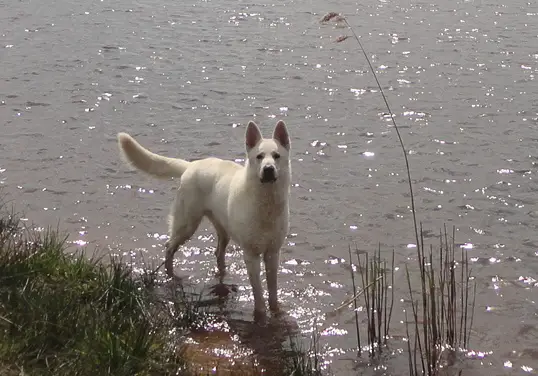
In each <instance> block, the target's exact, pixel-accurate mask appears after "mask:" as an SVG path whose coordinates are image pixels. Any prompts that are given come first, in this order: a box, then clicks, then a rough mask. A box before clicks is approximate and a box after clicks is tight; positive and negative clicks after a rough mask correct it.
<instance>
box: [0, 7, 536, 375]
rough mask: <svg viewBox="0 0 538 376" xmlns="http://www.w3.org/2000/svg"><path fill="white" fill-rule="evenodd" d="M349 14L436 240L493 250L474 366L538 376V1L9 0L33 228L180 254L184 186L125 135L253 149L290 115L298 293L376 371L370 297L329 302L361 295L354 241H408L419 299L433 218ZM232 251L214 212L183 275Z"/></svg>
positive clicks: (17, 137)
mask: <svg viewBox="0 0 538 376" xmlns="http://www.w3.org/2000/svg"><path fill="white" fill-rule="evenodd" d="M329 11H336V12H341V13H342V14H344V15H346V17H347V19H348V21H349V23H350V24H351V25H352V26H353V27H354V29H355V31H356V33H357V34H358V35H359V36H360V38H361V41H362V43H363V45H364V47H365V49H366V50H367V53H368V56H369V57H370V58H371V60H372V64H373V65H374V67H375V68H376V71H377V74H378V77H379V80H380V82H381V84H382V86H383V88H384V90H385V92H386V94H387V96H388V100H389V102H390V104H391V106H392V109H393V111H394V112H395V114H396V121H397V123H398V125H399V126H400V128H401V132H402V136H403V139H404V142H405V144H406V146H407V147H408V149H409V158H410V164H411V174H412V177H413V182H414V189H415V194H416V200H417V210H418V215H419V219H420V220H421V221H422V222H423V223H424V227H425V228H426V229H427V230H429V231H431V234H432V237H430V238H428V239H427V241H431V242H432V244H437V241H438V240H436V239H435V237H433V234H437V233H438V232H439V229H440V228H441V227H442V226H443V225H444V224H446V225H447V226H448V228H451V227H452V226H455V227H456V241H457V242H458V244H465V249H466V250H467V252H468V255H469V257H471V258H472V264H473V265H472V267H473V273H474V275H475V276H476V281H477V294H478V296H477V301H476V313H475V325H474V331H473V337H472V339H471V350H473V351H475V352H476V354H475V355H474V356H473V358H474V360H472V361H470V364H469V365H467V367H469V368H470V373H469V374H472V375H478V374H487V375H491V374H495V375H500V374H503V375H505V374H506V375H508V374H514V375H519V374H529V373H530V374H532V373H536V372H537V369H538V351H537V350H536V349H537V343H538V307H537V301H538V282H537V279H538V235H537V220H538V204H537V200H536V191H537V182H536V179H534V176H535V175H536V172H537V168H536V165H537V163H538V151H537V150H538V132H537V130H538V83H537V82H536V75H537V72H538V4H537V2H536V1H529V0H527V1H522V0H511V1H508V0H477V1H472V0H471V1H450V0H438V1H430V2H425V1H417V2H415V1H413V2H412V1H409V0H404V1H395V0H392V1H391V0H379V1H374V0H365V1H360V2H355V1H347V2H343V1H334V0H330V1H324V0H310V1H298V0H295V1H287V2H277V1H274V2H266V1H260V2H257V3H254V2H250V1H242V0H239V1H231V0H223V1H216V0H212V1H202V0H184V1H170V0H160V1H157V0H131V1H126V0H118V1H109V0H102V1H97V0H90V1H74V0H59V1H55V2H51V3H48V2H36V1H30V0H22V1H7V0H0V62H1V69H0V127H1V128H0V129H1V130H0V186H1V187H2V191H3V194H5V195H6V199H7V200H8V201H9V202H12V203H14V205H15V208H16V209H17V210H19V211H21V212H23V213H24V214H25V218H27V220H28V222H29V223H34V224H35V225H36V226H38V227H46V226H50V225H52V226H56V225H57V224H58V223H60V227H61V229H63V230H66V231H67V232H68V233H69V234H70V237H69V240H70V241H71V242H72V243H71V244H72V246H73V247H77V248H78V247H83V246H85V247H87V249H88V250H90V251H93V250H98V252H101V253H105V254H106V253H126V254H129V253H131V252H132V253H133V254H134V255H135V256H136V257H139V255H140V254H143V255H144V257H145V258H147V259H152V258H160V257H162V256H163V244H164V242H165V240H166V237H165V235H166V215H167V214H168V206H169V204H170V201H171V199H172V198H173V190H174V188H175V187H174V182H162V181H154V180H151V179H148V178H146V177H144V176H143V175H141V174H139V173H136V172H133V171H130V170H129V169H128V168H127V167H126V166H125V165H124V164H123V163H122V162H121V161H120V159H119V157H118V150H117V146H116V133H117V132H119V131H127V132H129V133H131V134H132V135H134V136H135V137H136V138H137V139H138V140H139V141H140V142H141V143H142V144H143V145H144V146H146V147H148V148H149V149H151V150H152V151H155V152H158V153H162V154H166V155H168V156H178V157H185V158H189V159H191V158H192V159H193V158H201V157H206V156H217V157H221V158H227V159H240V158H242V157H243V154H244V151H243V135H244V130H245V125H246V123H247V122H248V121H249V120H252V119H254V120H256V121H257V122H258V123H259V124H260V126H261V128H262V131H263V132H265V134H266V135H267V134H269V132H270V131H271V130H272V127H273V126H274V124H275V123H276V121H277V120H278V119H284V120H285V121H286V123H287V125H288V128H289V130H290V133H291V137H292V148H293V153H294V155H293V161H292V163H293V189H292V197H291V230H290V235H289V239H288V244H287V245H286V246H285V247H284V248H283V250H282V268H281V272H280V274H279V278H280V284H279V286H280V288H281V296H282V300H283V302H284V306H285V307H286V309H287V310H288V312H289V313H290V315H292V316H293V317H295V318H296V319H297V323H298V325H299V327H300V328H301V329H302V330H303V331H304V332H305V333H307V332H308V331H309V330H310V328H311V327H312V323H313V322H314V320H317V322H318V323H320V325H321V324H322V325H323V327H324V328H327V327H330V328H332V329H331V330H327V331H325V332H324V334H325V335H323V336H322V337H321V343H322V345H323V351H324V353H325V354H326V355H327V359H328V360H330V361H331V362H332V365H331V368H332V369H333V370H337V371H339V372H340V373H339V374H357V372H358V371H357V370H355V371H353V359H354V358H355V353H354V351H353V347H354V344H355V337H354V322H353V320H352V317H353V315H352V313H351V311H349V312H348V313H345V314H343V315H342V316H339V317H338V318H334V319H328V318H326V317H325V316H324V313H326V312H329V311H330V310H331V309H334V308H335V307H336V306H338V305H339V304H340V303H341V302H342V301H343V300H344V299H345V298H346V297H347V296H349V294H350V293H351V289H352V288H351V282H350V278H349V274H348V271H347V270H348V263H347V261H344V260H346V259H347V257H348V256H347V254H348V247H349V246H350V245H351V246H353V247H355V245H356V246H357V247H358V248H359V249H361V250H370V251H374V250H375V249H376V248H377V247H378V245H381V249H382V250H383V253H384V255H385V256H386V257H389V255H390V251H391V250H392V249H394V250H395V252H396V260H397V265H398V267H399V270H398V271H397V272H396V275H395V278H396V284H395V287H396V290H395V292H396V296H397V298H398V299H400V298H404V297H407V290H406V287H405V286H406V283H405V276H404V273H403V262H404V261H406V260H410V262H412V263H413V262H414V261H413V260H414V254H415V250H414V248H412V247H410V246H409V245H410V244H413V243H414V232H413V228H412V220H411V217H410V212H409V208H408V206H409V193H408V185H407V178H406V174H405V165H404V162H403V158H402V152H401V149H400V148H399V145H398V140H397V137H396V134H395V131H394V128H393V127H392V125H391V123H390V122H389V120H390V119H389V118H388V116H387V110H386V107H385V105H384V102H383V100H382V98H381V96H380V93H379V91H378V90H377V86H376V84H375V81H374V78H373V76H372V74H371V73H370V72H369V70H368V65H367V63H366V61H365V59H364V57H363V55H362V52H361V51H360V49H359V48H358V46H357V43H356V41H354V40H353V39H348V40H346V41H344V42H342V43H335V39H336V38H338V37H339V36H341V35H350V32H349V31H348V30H347V29H346V28H342V27H337V26H336V25H335V24H334V23H329V24H327V25H322V24H320V23H319V20H320V19H321V17H322V16H323V15H324V14H326V13H327V12H329ZM215 245H216V244H215V237H214V234H213V230H212V229H211V228H210V226H209V225H207V224H205V225H203V226H202V227H201V228H200V230H199V231H198V232H197V234H196V236H195V237H194V238H193V239H192V241H191V242H189V243H188V244H187V245H186V247H184V249H183V252H178V254H177V256H176V258H177V259H178V266H177V270H178V273H179V274H183V275H190V276H191V280H192V281H193V282H195V283H200V284H201V283H211V281H212V276H213V272H214V268H215V266H216V263H215V259H214V257H213V255H212V253H213V249H214V247H215ZM227 263H228V265H229V270H230V273H229V275H228V277H227V279H228V281H227V282H229V283H235V284H237V285H238V286H239V292H238V302H237V303H236V306H237V307H236V308H235V309H236V310H237V312H236V313H235V314H236V315H237V316H238V317H244V318H245V319H248V317H249V314H250V312H251V309H252V307H253V302H252V301H251V298H250V295H249V293H250V285H249V284H248V281H247V278H246V270H245V267H244V263H243V261H242V256H241V252H240V250H238V249H235V248H232V247H230V248H229V254H228V257H227ZM398 309H399V308H398V307H396V310H398ZM400 312H401V308H400ZM400 316H401V314H400ZM393 334H395V335H403V334H404V328H403V326H402V325H401V324H400V323H398V320H395V322H394V323H393ZM403 346H404V344H403V342H401V341H397V340H395V341H394V343H393V347H395V348H398V347H403ZM329 355H331V356H329ZM406 367H407V363H406V360H405V358H402V359H401V360H399V361H398V360H397V361H395V362H392V363H391V365H390V366H388V368H387V369H386V371H383V372H386V373H387V374H393V375H402V374H406Z"/></svg>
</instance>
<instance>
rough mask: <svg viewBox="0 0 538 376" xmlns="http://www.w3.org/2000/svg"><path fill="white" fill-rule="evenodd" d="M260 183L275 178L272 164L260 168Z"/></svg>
mask: <svg viewBox="0 0 538 376" xmlns="http://www.w3.org/2000/svg"><path fill="white" fill-rule="evenodd" d="M261 180H262V183H267V182H272V181H275V180H276V171H275V168H274V166H264V168H263V170H262V179H261Z"/></svg>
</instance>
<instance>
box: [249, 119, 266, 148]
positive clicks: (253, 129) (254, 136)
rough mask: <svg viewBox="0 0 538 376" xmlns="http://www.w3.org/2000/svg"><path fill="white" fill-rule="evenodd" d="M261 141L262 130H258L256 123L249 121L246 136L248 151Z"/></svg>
mask: <svg viewBox="0 0 538 376" xmlns="http://www.w3.org/2000/svg"><path fill="white" fill-rule="evenodd" d="M261 139H262V133H261V132H260V128H258V126H257V125H256V123H255V122H253V121H249V122H248V125H247V132H246V134H245V144H246V146H247V151H248V150H250V149H252V148H253V147H254V146H256V145H257V144H258V142H260V140H261Z"/></svg>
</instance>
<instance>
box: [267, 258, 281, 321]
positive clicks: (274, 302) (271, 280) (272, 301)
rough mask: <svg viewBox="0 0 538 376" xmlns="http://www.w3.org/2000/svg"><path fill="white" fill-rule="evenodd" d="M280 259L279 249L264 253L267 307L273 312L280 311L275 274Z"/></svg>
mask: <svg viewBox="0 0 538 376" xmlns="http://www.w3.org/2000/svg"><path fill="white" fill-rule="evenodd" d="M279 259H280V250H278V249H277V250H269V251H267V252H265V253H264V255H263V261H264V263H265V274H266V277H267V290H268V291H269V309H270V310H271V312H273V313H279V312H280V306H279V304H278V285H277V275H278V266H279Z"/></svg>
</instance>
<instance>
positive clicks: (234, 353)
mask: <svg viewBox="0 0 538 376" xmlns="http://www.w3.org/2000/svg"><path fill="white" fill-rule="evenodd" d="M237 291H238V289H237V286H236V285H233V284H225V283H223V282H222V280H220V281H219V282H218V283H216V284H214V285H212V286H210V287H209V288H207V289H205V293H204V294H203V297H202V298H200V299H198V298H194V299H193V300H191V301H194V300H196V303H195V304H197V309H199V310H200V311H206V312H210V314H211V315H212V316H214V317H213V319H214V320H211V321H212V322H213V323H215V322H218V324H217V325H210V326H209V327H206V328H200V327H199V326H198V328H200V329H201V330H196V331H195V332H192V333H191V334H190V335H189V337H190V338H191V339H192V341H191V343H189V344H188V345H187V348H188V351H187V353H188V354H189V356H190V357H191V359H192V362H193V363H195V364H197V365H198V367H199V369H204V370H215V369H219V372H218V374H219V375H228V374H229V375H234V374H259V373H261V372H262V370H265V374H267V375H281V374H283V372H284V369H285V362H286V358H287V357H289V356H292V355H293V352H292V349H291V347H290V345H289V341H291V340H293V338H295V337H296V336H297V337H299V336H298V334H299V328H298V325H297V322H296V320H295V319H294V318H293V317H291V316H289V315H286V314H279V315H278V316H271V315H268V316H266V318H265V319H264V320H261V321H260V320H258V321H254V320H253V316H252V311H250V310H246V309H244V307H243V308H240V307H238V304H236V302H234V297H236V296H237ZM241 305H242V304H241ZM238 372H239V373H238Z"/></svg>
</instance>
